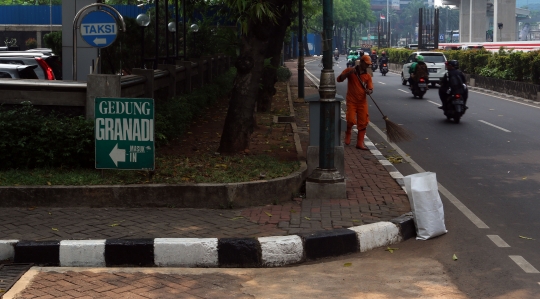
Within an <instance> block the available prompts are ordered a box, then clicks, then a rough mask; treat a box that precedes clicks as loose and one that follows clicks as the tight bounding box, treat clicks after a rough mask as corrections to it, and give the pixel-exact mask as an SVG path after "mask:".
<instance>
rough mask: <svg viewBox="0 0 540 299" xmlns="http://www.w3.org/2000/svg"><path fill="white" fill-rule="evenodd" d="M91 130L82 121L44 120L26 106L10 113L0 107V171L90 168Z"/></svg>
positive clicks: (90, 124) (53, 117)
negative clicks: (7, 169) (43, 168)
mask: <svg viewBox="0 0 540 299" xmlns="http://www.w3.org/2000/svg"><path fill="white" fill-rule="evenodd" d="M93 126H94V124H93V122H92V121H87V120H85V119H84V118H83V117H74V118H71V117H65V116H60V115H58V114H54V113H53V114H50V115H47V116H45V115H43V114H42V113H40V111H39V110H38V109H36V108H34V107H33V106H32V104H31V103H29V102H25V103H23V105H22V106H20V107H17V108H14V109H10V110H8V109H5V107H2V106H0V131H1V132H3V136H2V139H0V156H1V157H2V161H3V163H1V164H0V168H34V167H78V166H89V165H91V164H93V161H94V136H93V131H94V130H93Z"/></svg>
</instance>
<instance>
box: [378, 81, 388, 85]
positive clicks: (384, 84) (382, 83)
mask: <svg viewBox="0 0 540 299" xmlns="http://www.w3.org/2000/svg"><path fill="white" fill-rule="evenodd" d="M377 83H379V84H382V85H386V83H384V82H381V81H377Z"/></svg>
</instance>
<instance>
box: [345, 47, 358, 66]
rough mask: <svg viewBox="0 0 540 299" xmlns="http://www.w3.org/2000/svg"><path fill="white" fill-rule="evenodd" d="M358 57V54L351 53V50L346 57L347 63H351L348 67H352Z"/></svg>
mask: <svg viewBox="0 0 540 299" xmlns="http://www.w3.org/2000/svg"><path fill="white" fill-rule="evenodd" d="M358 57H359V56H358V53H357V52H355V51H353V50H351V51H350V52H349V56H347V60H348V61H351V65H350V66H354V63H355V62H356V59H358Z"/></svg>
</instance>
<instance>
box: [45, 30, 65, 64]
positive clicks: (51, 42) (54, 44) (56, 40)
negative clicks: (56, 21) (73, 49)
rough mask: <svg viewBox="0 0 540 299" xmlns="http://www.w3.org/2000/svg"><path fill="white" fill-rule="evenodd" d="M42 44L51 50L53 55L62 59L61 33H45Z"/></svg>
mask: <svg viewBox="0 0 540 299" xmlns="http://www.w3.org/2000/svg"><path fill="white" fill-rule="evenodd" d="M43 42H45V46H46V47H47V48H50V49H52V51H53V53H54V54H55V55H57V56H60V58H61V57H62V31H55V32H51V33H47V34H45V35H44V36H43Z"/></svg>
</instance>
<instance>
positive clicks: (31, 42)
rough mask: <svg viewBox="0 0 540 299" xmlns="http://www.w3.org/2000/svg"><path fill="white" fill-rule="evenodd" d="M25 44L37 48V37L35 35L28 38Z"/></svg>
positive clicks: (30, 47) (29, 47)
mask: <svg viewBox="0 0 540 299" xmlns="http://www.w3.org/2000/svg"><path fill="white" fill-rule="evenodd" d="M25 44H26V47H27V48H28V49H35V48H37V40H36V39H35V38H33V37H31V38H29V39H27V40H26V42H25Z"/></svg>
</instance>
